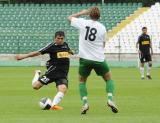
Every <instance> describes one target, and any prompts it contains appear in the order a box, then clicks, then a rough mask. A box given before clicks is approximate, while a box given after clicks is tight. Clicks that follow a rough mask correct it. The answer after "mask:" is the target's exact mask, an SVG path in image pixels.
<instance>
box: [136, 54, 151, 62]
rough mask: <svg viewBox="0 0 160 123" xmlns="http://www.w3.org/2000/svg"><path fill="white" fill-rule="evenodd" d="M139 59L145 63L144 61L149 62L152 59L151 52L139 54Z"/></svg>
mask: <svg viewBox="0 0 160 123" xmlns="http://www.w3.org/2000/svg"><path fill="white" fill-rule="evenodd" d="M139 59H140V61H141V63H145V62H150V61H152V56H151V54H147V55H145V54H139Z"/></svg>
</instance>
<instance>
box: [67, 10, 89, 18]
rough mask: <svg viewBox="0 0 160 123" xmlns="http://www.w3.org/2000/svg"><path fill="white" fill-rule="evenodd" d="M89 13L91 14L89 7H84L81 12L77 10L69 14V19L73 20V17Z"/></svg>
mask: <svg viewBox="0 0 160 123" xmlns="http://www.w3.org/2000/svg"><path fill="white" fill-rule="evenodd" d="M88 14H89V9H84V10H82V11H80V12H77V13H74V14H72V15H70V16H68V17H67V19H68V20H69V21H71V20H72V17H79V16H82V15H88Z"/></svg>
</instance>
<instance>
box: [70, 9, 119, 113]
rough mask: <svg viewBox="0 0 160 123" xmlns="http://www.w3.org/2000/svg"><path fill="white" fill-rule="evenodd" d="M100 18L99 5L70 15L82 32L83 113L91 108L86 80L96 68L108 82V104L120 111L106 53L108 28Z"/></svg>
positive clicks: (80, 83)
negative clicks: (114, 96) (115, 99)
mask: <svg viewBox="0 0 160 123" xmlns="http://www.w3.org/2000/svg"><path fill="white" fill-rule="evenodd" d="M81 15H88V16H89V17H90V19H89V20H87V19H84V18H78V17H79V16H81ZM99 18H100V10H99V8H98V7H92V8H90V9H88V10H82V11H80V12H78V13H75V14H73V15H70V16H69V17H68V20H69V21H70V22H71V26H73V27H75V28H77V29H78V30H79V33H80V34H79V35H80V36H79V57H80V59H79V63H80V65H79V90H80V95H81V99H82V101H83V106H82V110H81V114H86V112H87V110H89V104H88V99H87V87H86V82H87V78H88V76H89V75H90V73H91V71H92V69H94V70H95V72H96V73H97V75H99V76H102V78H103V79H104V81H105V83H106V92H107V104H108V106H109V107H110V108H111V109H112V111H113V112H114V113H117V112H118V108H117V107H116V105H115V103H114V102H113V92H114V84H113V80H112V78H111V72H110V69H109V66H108V64H107V62H106V60H105V54H104V47H105V41H106V37H105V36H106V28H105V26H104V25H103V24H101V23H100V22H98V20H99ZM97 85H98V83H97Z"/></svg>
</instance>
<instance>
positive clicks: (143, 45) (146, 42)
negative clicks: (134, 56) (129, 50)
mask: <svg viewBox="0 0 160 123" xmlns="http://www.w3.org/2000/svg"><path fill="white" fill-rule="evenodd" d="M138 43H139V50H140V51H141V52H142V53H143V54H144V55H147V54H150V46H151V39H150V36H149V35H147V34H142V35H140V36H139V38H138Z"/></svg>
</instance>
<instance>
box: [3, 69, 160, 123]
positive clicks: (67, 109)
mask: <svg viewBox="0 0 160 123" xmlns="http://www.w3.org/2000/svg"><path fill="white" fill-rule="evenodd" d="M35 69H41V70H43V71H44V70H45V68H43V67H40V68H39V67H18V68H16V67H0V123H160V78H159V72H158V71H159V69H158V68H154V69H153V70H152V77H153V80H151V81H149V80H140V76H139V73H138V69H136V68H112V75H113V80H114V81H115V85H116V92H115V93H116V95H115V99H116V103H117V105H118V107H119V113H118V114H113V113H112V112H111V110H110V109H109V108H108V107H107V106H106V96H105V83H104V81H103V80H102V79H101V78H100V77H97V76H96V74H95V72H92V75H91V76H90V77H89V79H88V84H87V86H88V92H89V96H88V98H89V103H90V110H89V111H88V114H87V115H85V116H82V115H80V109H81V101H80V97H79V93H78V74H77V73H78V69H77V67H71V69H70V73H69V90H68V93H67V95H66V96H65V98H64V99H63V101H62V103H61V104H60V105H61V106H63V108H64V110H62V111H43V110H40V109H39V106H38V102H39V100H40V99H41V98H42V97H46V96H47V97H50V98H53V96H54V95H55V92H56V89H55V84H50V85H49V86H44V87H43V88H41V89H40V90H38V91H35V90H33V89H32V88H31V80H32V77H33V74H34V70H35Z"/></svg>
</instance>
